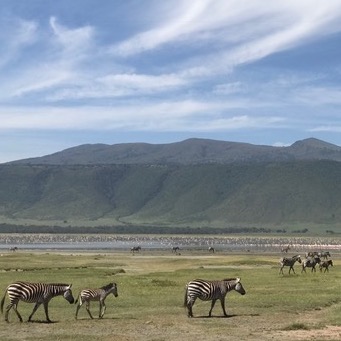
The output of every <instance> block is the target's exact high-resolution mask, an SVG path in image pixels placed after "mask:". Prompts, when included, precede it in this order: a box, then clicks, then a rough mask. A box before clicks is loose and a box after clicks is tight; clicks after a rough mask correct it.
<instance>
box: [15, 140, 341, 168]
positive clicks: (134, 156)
mask: <svg viewBox="0 0 341 341" xmlns="http://www.w3.org/2000/svg"><path fill="white" fill-rule="evenodd" d="M289 160H333V161H341V147H339V146H337V145H334V144H331V143H328V142H325V141H322V140H318V139H315V138H309V139H305V140H300V141H296V142H295V143H293V144H292V145H291V146H287V147H273V146H267V145H254V144H250V143H243V142H229V141H220V140H211V139H200V138H191V139H187V140H183V141H180V142H173V143H167V144H150V143H121V144H113V145H108V144H100V143H98V144H83V145H80V146H75V147H71V148H67V149H65V150H62V151H59V152H56V153H53V154H49V155H46V156H41V157H36V158H28V159H22V160H17V161H12V162H10V163H11V164H59V165H72V164H84V165H85V164H197V163H222V164H230V163H235V162H264V161H267V162H270V161H272V162H273V161H276V162H281V161H289Z"/></svg>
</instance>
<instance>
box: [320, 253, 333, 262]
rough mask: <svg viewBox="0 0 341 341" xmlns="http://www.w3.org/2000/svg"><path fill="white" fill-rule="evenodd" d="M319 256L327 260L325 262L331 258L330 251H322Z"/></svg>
mask: <svg viewBox="0 0 341 341" xmlns="http://www.w3.org/2000/svg"><path fill="white" fill-rule="evenodd" d="M319 256H320V257H321V258H323V259H325V260H326V259H328V257H331V256H330V252H329V251H321V252H320V253H319Z"/></svg>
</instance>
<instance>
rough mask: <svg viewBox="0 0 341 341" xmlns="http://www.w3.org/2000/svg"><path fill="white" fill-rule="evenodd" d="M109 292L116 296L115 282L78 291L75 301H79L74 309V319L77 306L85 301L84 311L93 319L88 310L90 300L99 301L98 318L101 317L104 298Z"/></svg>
mask: <svg viewBox="0 0 341 341" xmlns="http://www.w3.org/2000/svg"><path fill="white" fill-rule="evenodd" d="M109 294H113V295H114V296H115V297H117V296H118V293H117V285H116V283H109V284H108V285H105V286H103V287H101V288H99V289H84V290H82V291H81V292H80V294H79V295H78V298H77V299H76V301H75V303H77V302H78V300H79V303H78V305H77V309H76V319H77V316H78V311H79V308H80V307H81V306H82V304H83V303H84V302H85V304H86V305H85V307H86V311H87V312H88V314H89V316H90V318H92V319H93V317H92V315H91V312H90V301H98V302H99V318H102V317H103V316H104V313H105V310H106V306H105V303H104V301H105V299H106V298H107V296H108V295H109Z"/></svg>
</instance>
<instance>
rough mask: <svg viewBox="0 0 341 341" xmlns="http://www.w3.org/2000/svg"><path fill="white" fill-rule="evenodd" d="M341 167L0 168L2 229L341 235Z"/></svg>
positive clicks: (314, 164) (319, 162) (316, 164)
mask: <svg viewBox="0 0 341 341" xmlns="http://www.w3.org/2000/svg"><path fill="white" fill-rule="evenodd" d="M340 193H341V163H340V162H337V161H328V160H311V161H308V160H307V161H286V162H285V161H281V162H256V163H255V162H251V163H248V162H244V163H230V164H221V163H204V164H163V165H161V164H112V165H38V164H36V165H35V164H18V163H16V164H3V165H0V222H3V223H4V222H7V223H11V224H19V225H20V224H28V225H29V224H37V225H44V224H54V225H59V226H104V225H106V226H120V225H129V226H130V225H142V226H158V227H159V228H160V232H162V229H164V228H165V227H167V226H172V227H187V226H189V227H212V228H213V227H214V228H216V227H217V228H226V227H240V228H241V227H250V226H256V227H261V226H265V227H269V226H270V227H271V228H273V229H277V228H282V227H285V228H289V230H290V229H291V230H293V229H297V228H308V229H310V228H315V227H316V226H317V227H319V228H321V229H323V231H325V230H326V229H327V230H333V231H337V232H341V231H340V226H341V195H340Z"/></svg>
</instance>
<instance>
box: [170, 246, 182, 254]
mask: <svg viewBox="0 0 341 341" xmlns="http://www.w3.org/2000/svg"><path fill="white" fill-rule="evenodd" d="M172 252H174V253H175V254H176V255H180V248H179V246H173V247H172Z"/></svg>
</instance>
